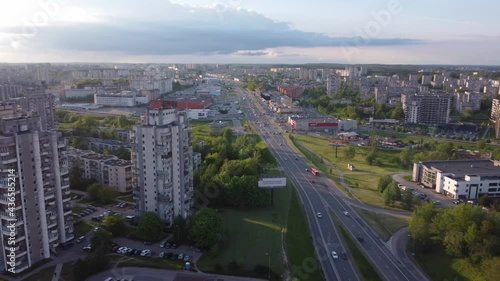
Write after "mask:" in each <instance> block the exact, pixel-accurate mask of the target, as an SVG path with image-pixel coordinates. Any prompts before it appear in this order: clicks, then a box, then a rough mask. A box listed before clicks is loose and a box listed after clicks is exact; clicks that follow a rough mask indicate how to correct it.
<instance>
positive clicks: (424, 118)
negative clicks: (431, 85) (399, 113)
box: [401, 93, 451, 125]
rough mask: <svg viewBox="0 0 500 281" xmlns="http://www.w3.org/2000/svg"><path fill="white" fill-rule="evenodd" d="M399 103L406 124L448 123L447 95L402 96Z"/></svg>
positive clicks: (449, 108)
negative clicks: (401, 106)
mask: <svg viewBox="0 0 500 281" xmlns="http://www.w3.org/2000/svg"><path fill="white" fill-rule="evenodd" d="M401 102H402V104H403V110H404V112H405V122H406V123H408V124H421V125H439V124H447V123H448V122H449V119H450V110H451V97H450V96H449V95H447V94H433V93H418V94H403V95H401Z"/></svg>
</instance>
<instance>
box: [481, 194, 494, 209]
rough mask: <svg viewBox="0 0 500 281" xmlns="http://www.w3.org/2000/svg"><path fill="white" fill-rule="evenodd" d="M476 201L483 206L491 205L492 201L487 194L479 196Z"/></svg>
mask: <svg viewBox="0 0 500 281" xmlns="http://www.w3.org/2000/svg"><path fill="white" fill-rule="evenodd" d="M478 203H479V205H481V206H483V207H487V208H489V207H491V205H493V203H494V201H493V199H492V198H491V197H489V196H488V195H486V194H485V195H483V196H481V197H479V200H478Z"/></svg>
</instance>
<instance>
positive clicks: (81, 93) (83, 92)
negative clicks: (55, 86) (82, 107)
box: [64, 89, 96, 99]
mask: <svg viewBox="0 0 500 281" xmlns="http://www.w3.org/2000/svg"><path fill="white" fill-rule="evenodd" d="M95 92H96V91H95V90H92V89H67V90H64V98H67V99H68V98H82V97H86V96H89V95H93V94H95Z"/></svg>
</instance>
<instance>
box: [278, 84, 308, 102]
mask: <svg viewBox="0 0 500 281" xmlns="http://www.w3.org/2000/svg"><path fill="white" fill-rule="evenodd" d="M278 91H279V92H280V93H281V94H282V95H285V96H287V97H290V98H292V99H298V98H300V97H301V96H302V94H303V93H304V87H301V86H296V85H283V86H279V87H278Z"/></svg>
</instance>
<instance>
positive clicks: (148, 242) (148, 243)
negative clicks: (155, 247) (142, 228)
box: [144, 241, 153, 245]
mask: <svg viewBox="0 0 500 281" xmlns="http://www.w3.org/2000/svg"><path fill="white" fill-rule="evenodd" d="M152 244H153V243H152V242H150V241H144V245H152Z"/></svg>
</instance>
